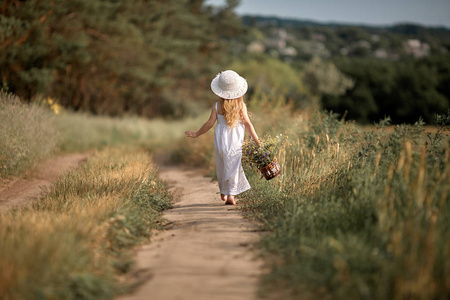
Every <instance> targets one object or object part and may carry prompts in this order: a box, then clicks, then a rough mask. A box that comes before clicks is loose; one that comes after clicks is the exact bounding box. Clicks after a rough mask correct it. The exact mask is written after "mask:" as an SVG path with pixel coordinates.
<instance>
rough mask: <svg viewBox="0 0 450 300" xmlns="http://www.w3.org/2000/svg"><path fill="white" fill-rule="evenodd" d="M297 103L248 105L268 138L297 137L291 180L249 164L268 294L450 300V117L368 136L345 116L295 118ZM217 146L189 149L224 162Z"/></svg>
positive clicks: (288, 154) (186, 150)
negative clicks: (266, 175)
mask: <svg viewBox="0 0 450 300" xmlns="http://www.w3.org/2000/svg"><path fill="white" fill-rule="evenodd" d="M285 103H286V101H285V99H282V98H280V97H275V96H274V95H268V96H264V95H261V94H257V95H255V97H253V98H252V99H249V101H248V105H249V110H250V111H251V112H253V116H252V120H253V123H254V125H255V128H256V130H257V131H258V134H259V135H263V134H265V133H270V134H272V135H275V134H280V133H282V134H283V135H288V136H289V139H288V140H289V143H288V144H287V145H286V146H285V147H284V148H283V149H281V151H280V154H279V156H278V161H279V162H280V163H281V164H282V169H283V172H282V174H281V175H279V176H278V177H277V178H276V179H272V180H271V181H266V180H261V179H260V174H259V173H258V172H257V171H255V170H253V169H248V168H247V167H245V171H246V175H247V177H248V178H249V180H250V183H251V186H252V189H251V190H250V191H248V192H246V193H244V194H242V195H241V196H240V203H241V208H242V210H243V211H244V212H245V213H246V215H247V216H249V217H250V218H253V219H256V220H258V221H260V222H261V224H262V227H263V228H264V230H266V231H267V232H266V234H264V235H263V238H262V240H261V242H260V246H261V253H262V255H263V257H264V259H265V261H266V263H267V266H268V269H269V270H270V271H269V272H268V274H267V275H265V276H264V277H263V278H262V280H261V293H262V295H271V296H273V298H277V299H280V298H287V299H447V298H449V297H450V263H449V262H450V242H449V241H450V197H449V188H450V183H449V180H448V178H449V177H450V176H449V175H450V174H449V173H450V161H449V159H450V151H449V138H448V135H446V134H447V133H448V130H449V127H448V124H449V117H450V116H441V118H440V122H441V125H442V126H441V127H440V129H439V128H436V129H435V130H433V131H432V132H430V133H427V134H425V133H424V130H423V123H421V122H420V121H419V122H417V123H416V124H415V125H413V126H406V125H401V126H394V127H393V128H392V127H389V128H385V125H387V123H388V121H387V120H384V121H382V122H380V124H379V125H378V126H377V128H374V129H373V130H367V129H364V130H361V129H360V128H359V127H358V126H357V125H356V124H354V123H353V122H346V121H344V120H342V119H340V118H338V116H336V115H334V114H333V113H320V114H319V113H317V114H315V115H312V114H310V113H306V114H305V113H303V114H298V113H297V114H295V113H292V109H291V106H290V105H289V104H288V105H286V104H285ZM445 124H447V125H445ZM212 143H213V139H212V137H211V136H206V137H204V138H203V139H202V140H199V139H196V140H188V141H186V142H185V143H183V144H182V145H181V147H180V149H179V150H178V151H181V152H182V153H183V154H184V155H185V160H186V161H189V162H191V163H195V164H200V165H205V164H207V165H208V164H209V166H214V152H213V146H212ZM205 158H206V159H205Z"/></svg>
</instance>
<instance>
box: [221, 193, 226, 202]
mask: <svg viewBox="0 0 450 300" xmlns="http://www.w3.org/2000/svg"><path fill="white" fill-rule="evenodd" d="M220 199H222V201H225V200H227V197H226V196H225V195H224V194H222V193H221V194H220Z"/></svg>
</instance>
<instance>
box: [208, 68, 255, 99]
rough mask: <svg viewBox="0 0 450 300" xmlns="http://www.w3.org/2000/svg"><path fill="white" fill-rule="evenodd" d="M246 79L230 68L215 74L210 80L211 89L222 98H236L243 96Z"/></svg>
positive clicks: (245, 89)
mask: <svg viewBox="0 0 450 300" xmlns="http://www.w3.org/2000/svg"><path fill="white" fill-rule="evenodd" d="M247 89H248V84H247V81H246V80H245V79H244V78H243V77H241V76H239V74H238V73H236V72H235V71H232V70H227V71H223V72H221V73H219V74H217V76H216V78H214V79H213V80H212V81H211V90H212V91H213V92H214V94H216V95H217V96H219V97H220V98H223V99H236V98H240V97H242V96H244V94H245V93H246V92H247Z"/></svg>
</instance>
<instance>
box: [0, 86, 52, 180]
mask: <svg viewBox="0 0 450 300" xmlns="http://www.w3.org/2000/svg"><path fill="white" fill-rule="evenodd" d="M0 120H1V126H0V141H1V142H0V178H7V177H11V176H16V175H19V174H21V173H22V172H24V171H25V170H27V169H29V168H30V167H32V166H33V164H34V163H36V162H37V161H39V160H41V159H43V158H46V157H48V156H49V155H51V154H53V153H55V149H56V147H57V144H58V131H57V130H56V129H55V118H54V114H52V113H51V112H50V111H48V110H46V109H44V108H42V107H39V106H37V105H28V104H24V103H22V102H21V101H20V100H19V99H18V98H17V97H15V96H14V95H11V94H8V93H5V92H3V91H0Z"/></svg>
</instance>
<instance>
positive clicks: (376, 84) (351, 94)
mask: <svg viewBox="0 0 450 300" xmlns="http://www.w3.org/2000/svg"><path fill="white" fill-rule="evenodd" d="M337 66H338V68H339V69H340V70H341V71H342V72H343V73H344V74H346V75H347V76H349V77H351V78H353V79H354V80H355V86H354V87H353V88H350V89H348V90H347V91H346V93H345V94H344V95H340V96H339V95H338V96H336V95H335V96H333V95H325V96H324V97H323V98H322V102H323V106H324V108H326V109H330V110H333V111H335V112H339V113H341V114H342V113H344V112H348V115H347V116H348V118H350V119H355V120H357V121H359V122H365V123H367V122H375V121H377V120H379V119H382V118H384V117H385V116H390V117H391V119H392V121H393V122H394V123H396V124H399V123H414V122H415V120H417V119H418V118H419V117H421V118H422V119H423V120H424V121H425V122H427V123H431V122H432V121H433V120H434V115H435V114H436V113H438V114H443V113H445V111H446V110H447V109H448V107H449V106H450V93H449V90H448V88H447V87H448V83H449V82H450V81H449V80H450V77H449V76H450V60H449V58H448V56H440V57H431V58H423V59H419V60H406V61H398V62H385V61H377V60H367V59H352V60H350V59H341V60H338V61H337Z"/></svg>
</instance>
